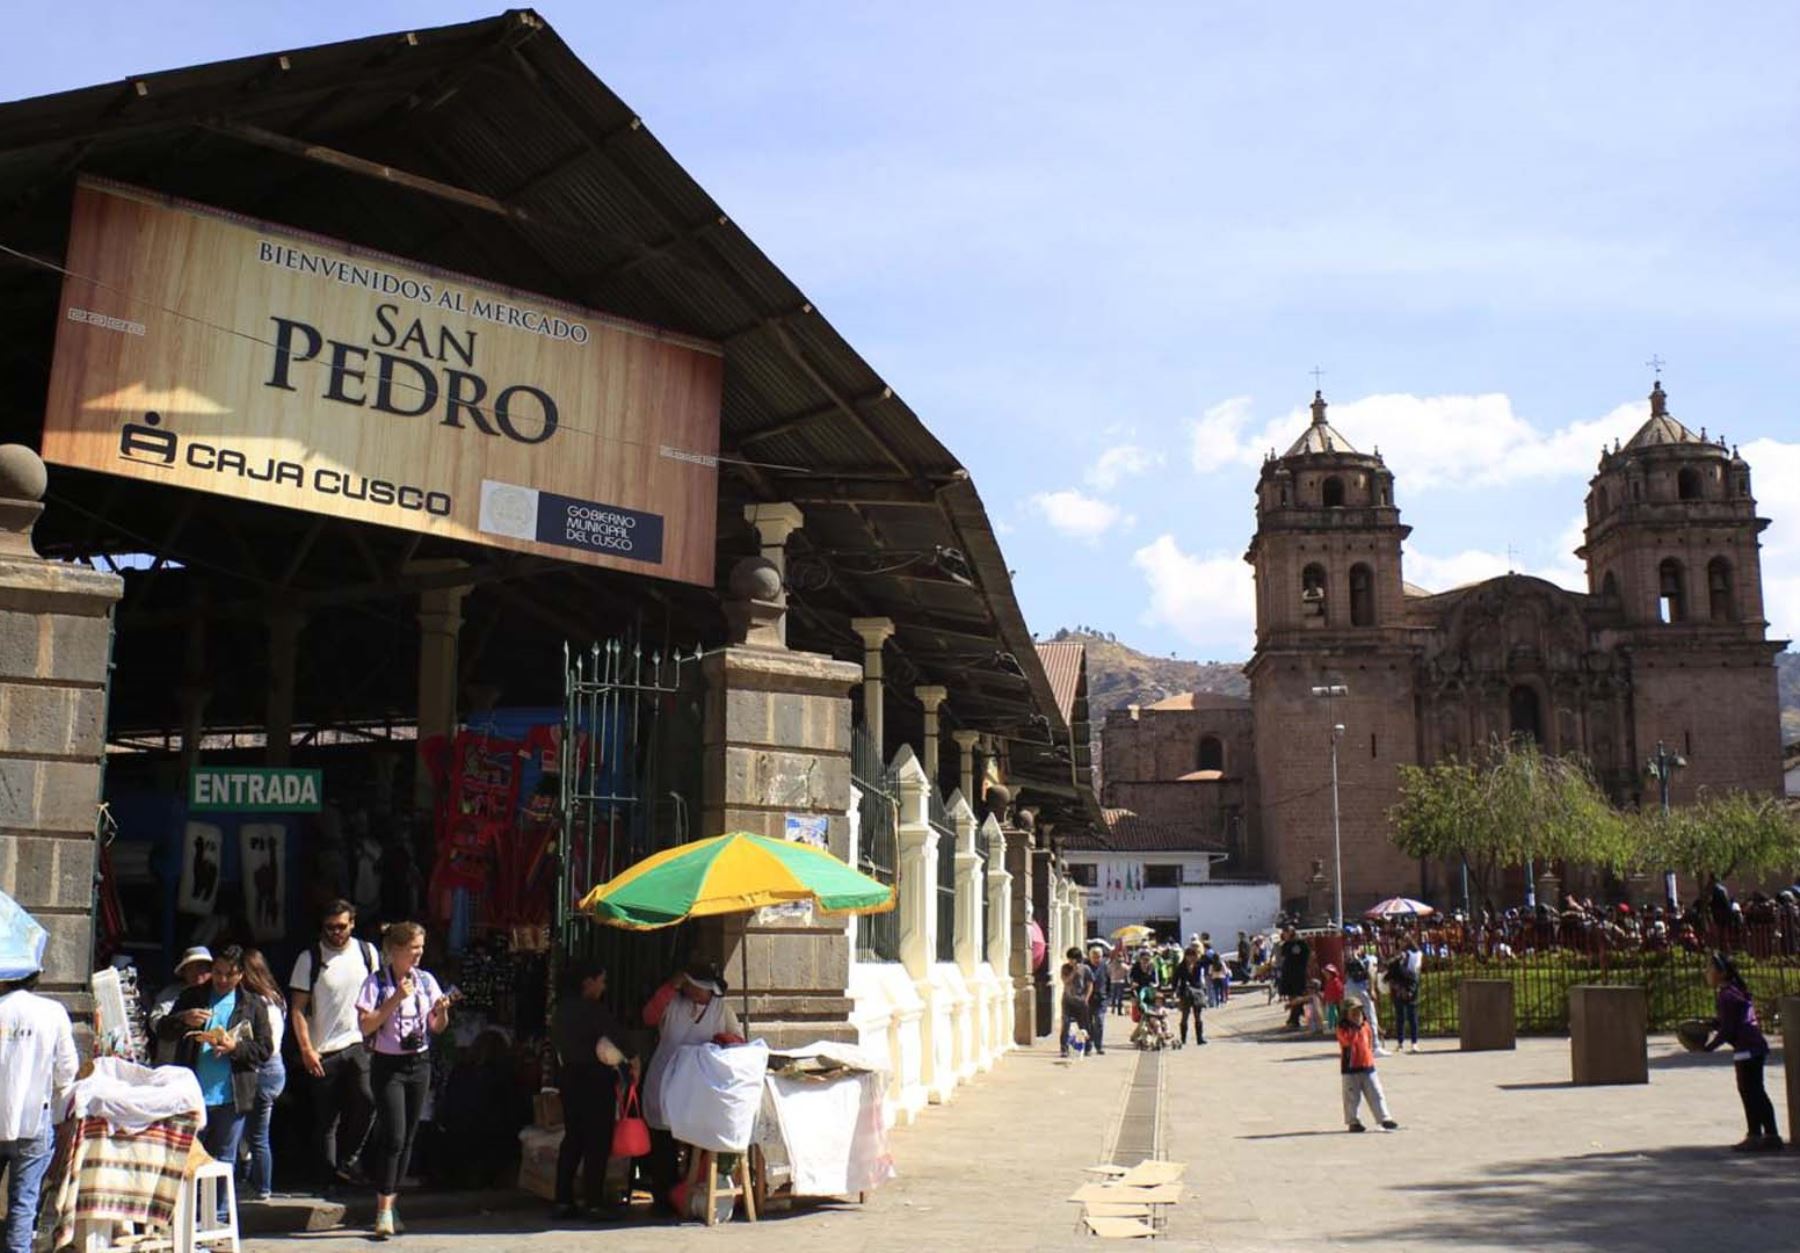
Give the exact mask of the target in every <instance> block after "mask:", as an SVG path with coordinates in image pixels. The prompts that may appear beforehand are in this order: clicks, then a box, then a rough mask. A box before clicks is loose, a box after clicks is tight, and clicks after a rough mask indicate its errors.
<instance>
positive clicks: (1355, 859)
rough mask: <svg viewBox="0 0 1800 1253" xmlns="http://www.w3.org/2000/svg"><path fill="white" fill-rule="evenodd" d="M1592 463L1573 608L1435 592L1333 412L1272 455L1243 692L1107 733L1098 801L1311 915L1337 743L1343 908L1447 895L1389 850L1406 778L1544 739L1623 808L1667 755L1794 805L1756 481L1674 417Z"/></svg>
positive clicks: (1706, 784) (1317, 403) (1555, 592)
mask: <svg viewBox="0 0 1800 1253" xmlns="http://www.w3.org/2000/svg"><path fill="white" fill-rule="evenodd" d="M1650 405H1651V415H1650V418H1649V420H1648V421H1646V422H1645V424H1644V425H1643V426H1642V427H1641V428H1640V429H1639V430H1638V431H1637V432H1636V433H1635V434H1634V435H1633V436H1632V438H1631V439H1630V440H1629V441H1627V442H1624V443H1622V444H1617V443H1616V444H1615V445H1614V446H1613V447H1612V448H1610V449H1606V450H1603V452H1602V454H1601V457H1600V461H1599V465H1598V468H1597V470H1596V472H1595V474H1594V476H1593V478H1592V479H1591V480H1590V482H1589V486H1588V497H1587V526H1586V532H1585V537H1584V543H1583V545H1582V547H1581V549H1580V550H1578V555H1579V556H1581V557H1582V558H1583V559H1584V561H1585V562H1586V566H1587V581H1588V587H1587V590H1586V591H1585V592H1572V591H1568V590H1566V589H1563V588H1560V587H1557V586H1555V585H1554V584H1551V583H1548V582H1546V581H1544V580H1542V579H1538V578H1533V577H1530V576H1525V575H1515V574H1509V575H1505V576H1502V577H1499V578H1494V579H1489V580H1486V581H1484V582H1480V583H1475V584H1471V585H1468V586H1465V587H1459V588H1454V589H1452V590H1449V591H1445V592H1440V593H1435V594H1434V593H1430V592H1427V591H1425V590H1424V589H1421V588H1418V587H1414V586H1412V585H1411V584H1409V583H1407V582H1406V581H1405V578H1404V576H1403V570H1402V558H1401V545H1402V542H1403V541H1404V540H1405V538H1406V536H1407V534H1408V532H1409V528H1408V527H1407V526H1405V524H1404V523H1402V521H1401V518H1400V510H1399V507H1398V505H1397V504H1396V502H1395V495H1394V487H1395V484H1394V476H1393V474H1392V472H1391V471H1389V470H1388V468H1387V466H1386V465H1385V464H1384V462H1383V461H1382V458H1381V456H1380V454H1379V452H1376V453H1363V452H1359V451H1357V450H1356V448H1355V447H1354V446H1353V445H1351V443H1350V442H1349V441H1348V440H1346V439H1345V438H1344V437H1343V435H1341V434H1340V433H1339V432H1337V431H1336V430H1334V429H1333V428H1332V426H1331V425H1330V423H1329V422H1328V421H1327V420H1326V402H1325V400H1324V397H1323V396H1322V395H1315V397H1314V399H1313V405H1312V422H1311V424H1310V425H1309V426H1308V428H1307V429H1306V431H1305V432H1304V433H1303V434H1302V435H1301V436H1300V438H1299V439H1298V440H1296V441H1295V442H1294V444H1293V446H1292V447H1290V448H1289V449H1288V450H1287V452H1286V453H1284V454H1282V455H1281V456H1278V457H1277V456H1271V457H1270V458H1269V459H1268V460H1267V461H1265V463H1264V464H1263V467H1262V473H1261V477H1260V479H1259V481H1258V483H1257V489H1256V522H1257V525H1256V532H1255V534H1254V536H1253V537H1252V539H1251V541H1250V546H1249V550H1248V552H1247V553H1246V554H1245V560H1247V561H1248V562H1249V563H1250V565H1251V566H1252V567H1253V569H1254V570H1255V578H1256V650H1255V653H1254V655H1253V657H1252V658H1251V660H1250V662H1249V663H1248V665H1247V666H1246V668H1245V669H1246V673H1247V674H1248V676H1249V680H1250V696H1249V698H1248V699H1247V700H1241V699H1233V698H1229V697H1215V696H1211V695H1206V694H1202V695H1201V696H1200V697H1199V698H1183V697H1177V698H1174V699H1172V700H1169V701H1164V702H1161V703H1160V704H1158V705H1152V706H1146V707H1144V708H1142V709H1137V708H1134V709H1130V710H1125V711H1119V712H1117V713H1115V714H1113V715H1112V716H1110V717H1109V718H1108V720H1107V725H1106V731H1105V735H1106V739H1105V761H1106V778H1105V792H1104V803H1105V804H1107V805H1125V806H1128V807H1130V808H1132V809H1135V810H1136V811H1137V812H1139V813H1140V814H1144V815H1145V816H1146V817H1154V818H1156V819H1158V820H1160V821H1170V820H1176V821H1182V822H1188V823H1195V824H1200V825H1203V826H1205V827H1207V828H1208V829H1209V830H1210V831H1212V832H1214V833H1215V834H1216V835H1218V836H1219V837H1221V838H1222V841H1223V842H1224V843H1225V844H1226V846H1227V847H1229V848H1230V849H1231V850H1232V853H1233V863H1234V865H1233V866H1231V867H1230V869H1235V870H1238V871H1240V872H1249V873H1261V874H1264V875H1266V876H1268V877H1270V878H1272V879H1274V880H1276V881H1278V882H1279V883H1280V885H1281V894H1282V898H1283V900H1284V901H1285V902H1287V903H1288V904H1290V905H1291V906H1297V907H1298V906H1302V905H1303V902H1305V901H1306V899H1307V897H1308V895H1309V892H1310V893H1311V894H1312V895H1313V896H1314V898H1315V900H1316V897H1317V895H1318V891H1319V887H1320V881H1319V874H1320V872H1321V871H1322V872H1323V874H1324V875H1325V876H1326V877H1327V878H1328V877H1329V876H1330V874H1331V867H1332V860H1333V859H1332V813H1331V807H1332V786H1331V773H1330V772H1331V751H1330V750H1331V745H1332V740H1333V737H1334V736H1335V738H1336V741H1337V760H1338V788H1337V792H1338V797H1339V806H1340V814H1339V818H1340V822H1341V829H1342V852H1343V879H1344V908H1345V911H1346V913H1349V912H1351V911H1354V910H1358V909H1361V908H1363V907H1365V906H1367V905H1369V904H1371V903H1373V902H1374V901H1375V900H1377V899H1379V898H1381V897H1384V896H1390V895H1395V894H1406V895H1420V894H1423V895H1426V896H1427V897H1431V898H1436V899H1437V900H1438V901H1439V902H1440V903H1447V902H1448V900H1449V898H1450V897H1451V895H1452V893H1451V891H1450V876H1449V874H1448V868H1446V867H1440V866H1432V865H1424V866H1421V865H1420V864H1419V863H1418V862H1416V861H1413V860H1411V859H1409V858H1406V857H1404V856H1402V855H1401V854H1400V853H1399V852H1398V851H1396V850H1395V849H1394V847H1393V845H1392V844H1391V842H1390V841H1389V839H1388V824H1387V813H1388V810H1389V809H1390V808H1391V807H1392V806H1393V804H1394V803H1395V800H1396V799H1397V796H1398V772H1399V767H1400V766H1402V765H1408V764H1430V763H1432V762H1436V761H1440V760H1444V759H1446V758H1449V757H1453V756H1464V755H1467V754H1468V753H1470V752H1471V751H1472V750H1477V749H1479V748H1480V747H1481V746H1482V745H1484V744H1486V743H1488V742H1489V741H1491V740H1494V739H1505V738H1507V737H1509V736H1515V735H1530V736H1531V737H1532V738H1533V739H1535V740H1536V741H1537V742H1538V743H1539V744H1541V745H1542V746H1543V747H1544V748H1545V750H1546V751H1548V752H1552V753H1580V754H1582V755H1583V756H1585V757H1586V758H1587V759H1588V760H1589V761H1590V762H1591V763H1592V765H1593V768H1594V770H1595V773H1596V775H1597V776H1598V778H1599V780H1600V782H1601V783H1602V785H1603V786H1604V787H1605V789H1606V790H1607V791H1608V792H1609V793H1610V794H1611V795H1612V797H1613V798H1614V800H1615V801H1616V802H1618V803H1620V804H1622V805H1634V804H1638V803H1642V802H1643V801H1645V800H1646V799H1648V800H1651V801H1654V799H1655V786H1654V781H1653V780H1651V779H1650V778H1648V777H1647V775H1646V773H1645V770H1644V766H1645V762H1646V759H1647V758H1648V757H1649V756H1651V755H1652V754H1653V753H1654V752H1655V751H1656V746H1657V744H1658V742H1661V743H1663V744H1665V745H1666V746H1667V747H1668V749H1669V751H1671V752H1673V753H1679V754H1681V755H1682V756H1683V757H1684V758H1685V759H1686V762H1687V764H1686V766H1685V767H1684V768H1682V769H1681V770H1679V771H1677V772H1676V773H1675V775H1674V784H1673V793H1672V796H1673V800H1674V802H1675V803H1676V804H1680V803H1683V802H1685V801H1687V800H1690V799H1692V797H1693V796H1694V795H1695V794H1696V793H1697V792H1698V791H1699V790H1700V789H1702V788H1709V789H1715V790H1724V789H1743V790H1749V791H1759V792H1770V793H1776V792H1779V791H1780V789H1781V785H1782V758H1781V735H1780V720H1779V712H1778V703H1777V694H1776V674H1775V666H1774V658H1775V655H1776V654H1777V653H1779V652H1780V651H1781V649H1782V648H1783V647H1784V643H1785V642H1784V641H1779V640H1770V639H1768V638H1767V633H1768V624H1767V622H1766V621H1765V619H1764V616H1763V603H1762V576H1761V564H1760V556H1759V547H1760V544H1759V539H1758V536H1759V534H1760V533H1761V531H1762V530H1763V529H1764V528H1765V527H1766V526H1767V525H1768V523H1767V521H1766V520H1765V519H1762V518H1759V517H1757V515H1756V502H1755V498H1754V497H1753V495H1752V493H1751V482H1750V467H1749V466H1748V465H1747V464H1745V462H1744V461H1743V459H1742V458H1741V457H1739V456H1737V455H1736V453H1735V451H1734V450H1732V449H1729V448H1727V447H1726V446H1725V444H1724V443H1723V442H1722V441H1717V440H1712V439H1709V438H1707V437H1706V435H1705V433H1704V428H1702V430H1701V432H1700V433H1698V434H1696V433H1695V432H1694V431H1692V430H1690V429H1689V428H1688V427H1687V426H1685V425H1684V424H1682V423H1681V422H1680V421H1678V420H1677V419H1676V418H1675V417H1674V416H1673V415H1672V414H1670V413H1669V411H1668V405H1667V398H1666V396H1665V394H1664V392H1663V389H1662V385H1661V383H1660V381H1659V382H1658V383H1657V385H1656V387H1655V390H1654V391H1652V393H1651V395H1650Z"/></svg>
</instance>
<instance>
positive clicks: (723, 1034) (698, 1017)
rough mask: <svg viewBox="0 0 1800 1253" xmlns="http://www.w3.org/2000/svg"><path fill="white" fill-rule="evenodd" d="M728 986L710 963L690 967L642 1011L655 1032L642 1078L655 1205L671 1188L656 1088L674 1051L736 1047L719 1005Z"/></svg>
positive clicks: (669, 1147) (669, 1150)
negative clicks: (692, 1047)
mask: <svg viewBox="0 0 1800 1253" xmlns="http://www.w3.org/2000/svg"><path fill="white" fill-rule="evenodd" d="M728 989H729V985H728V984H727V983H726V982H725V976H724V975H723V974H721V973H720V972H719V968H718V967H717V966H715V965H713V964H712V963H711V962H695V963H694V964H692V965H690V966H689V967H688V968H687V969H686V970H684V971H682V972H681V973H680V974H677V975H674V976H672V977H671V978H670V979H669V981H668V982H667V983H664V984H663V985H662V987H660V988H658V989H657V991H656V995H654V996H652V997H651V998H650V1000H649V1002H648V1003H647V1004H646V1005H645V1006H644V1024H645V1025H646V1026H651V1027H655V1028H656V1032H657V1037H656V1050H655V1052H653V1053H652V1054H651V1055H650V1065H649V1068H648V1069H647V1070H646V1072H645V1075H644V1094H643V1100H644V1121H645V1122H647V1123H649V1124H650V1131H651V1153H650V1163H649V1165H650V1172H651V1178H652V1181H653V1183H654V1185H655V1189H656V1196H657V1199H658V1200H659V1201H661V1202H663V1203H665V1204H671V1207H673V1206H672V1202H670V1199H669V1197H670V1190H671V1189H672V1188H673V1187H674V1186H675V1153H676V1147H675V1139H674V1137H673V1136H672V1135H670V1133H669V1120H668V1117H667V1116H666V1115H665V1114H664V1113H663V1107H662V1088H663V1080H664V1078H665V1077H666V1076H667V1074H668V1071H669V1066H670V1065H671V1064H672V1063H673V1062H674V1060H675V1054H676V1052H677V1051H678V1050H680V1049H682V1048H684V1047H686V1046H688V1045H695V1044H709V1043H715V1042H716V1043H719V1044H741V1043H743V1040H744V1036H743V1029H742V1028H741V1027H740V1026H739V1025H738V1020H737V1015H736V1014H734V1013H732V1012H731V1006H729V1005H727V1004H726V1003H725V993H726V992H727V990H728Z"/></svg>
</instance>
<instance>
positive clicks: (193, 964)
mask: <svg viewBox="0 0 1800 1253" xmlns="http://www.w3.org/2000/svg"><path fill="white" fill-rule="evenodd" d="M212 963H213V955H212V950H211V949H209V948H207V947H206V946H205V945H204V944H196V945H195V946H194V947H193V948H190V949H189V950H188V951H187V952H185V953H183V954H182V955H181V960H180V961H178V962H176V963H175V981H174V982H173V983H171V984H169V985H168V986H166V987H164V988H163V990H162V991H160V992H158V993H157V994H156V999H155V1000H153V1001H151V1002H150V1038H151V1039H152V1040H154V1041H155V1042H156V1044H155V1047H154V1050H153V1053H152V1057H153V1058H154V1061H155V1064H156V1065H158V1066H167V1065H169V1064H170V1063H172V1062H173V1061H174V1060H175V1046H176V1045H178V1044H179V1043H180V1042H181V1041H180V1038H179V1037H173V1038H171V1037H166V1036H164V1035H163V1034H162V1033H161V1032H160V1031H158V1030H157V1028H158V1027H160V1026H161V1025H162V1020H163V1019H164V1018H167V1017H168V1016H169V1011H170V1010H172V1009H174V1008H175V1001H176V998H178V997H179V996H180V995H181V994H182V993H183V992H185V991H187V990H188V989H189V988H197V987H199V986H200V985H201V984H202V983H205V982H206V981H207V980H208V979H209V978H211V977H212Z"/></svg>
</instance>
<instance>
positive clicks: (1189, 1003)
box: [1181, 988, 1206, 1043]
mask: <svg viewBox="0 0 1800 1253" xmlns="http://www.w3.org/2000/svg"><path fill="white" fill-rule="evenodd" d="M1199 997H1200V990H1199V989H1198V988H1196V989H1194V991H1193V992H1191V993H1189V994H1188V995H1187V996H1184V997H1182V998H1181V1038H1182V1040H1183V1041H1186V1039H1187V1031H1188V1015H1189V1014H1192V1015H1193V1016H1194V1040H1195V1042H1196V1043H1204V1042H1205V1040H1206V1024H1205V1023H1204V1022H1202V1021H1201V1019H1200V1011H1201V1009H1202V1006H1201V1004H1200V1000H1199Z"/></svg>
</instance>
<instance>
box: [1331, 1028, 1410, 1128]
mask: <svg viewBox="0 0 1800 1253" xmlns="http://www.w3.org/2000/svg"><path fill="white" fill-rule="evenodd" d="M1342 1013H1343V1018H1342V1020H1341V1021H1339V1023H1338V1029H1337V1040H1338V1070H1339V1073H1340V1074H1341V1076H1342V1079H1343V1088H1344V1125H1345V1126H1346V1127H1348V1128H1349V1129H1350V1130H1351V1131H1362V1130H1364V1127H1363V1125H1362V1119H1361V1118H1360V1117H1359V1115H1360V1114H1361V1112H1362V1103H1363V1100H1364V1098H1367V1100H1368V1102H1369V1111H1370V1112H1371V1113H1373V1114H1374V1115H1375V1117H1376V1119H1377V1120H1378V1121H1379V1122H1380V1123H1381V1125H1382V1127H1383V1128H1384V1129H1385V1130H1388V1131H1395V1130H1398V1129H1399V1127H1400V1124H1399V1123H1397V1122H1395V1121H1394V1119H1393V1116H1392V1115H1390V1114H1389V1113H1388V1106H1387V1094H1386V1093H1385V1092H1383V1091H1382V1090H1381V1080H1380V1078H1379V1077H1377V1076H1376V1074H1375V1033H1374V1032H1373V1031H1371V1030H1370V1029H1369V1024H1368V1022H1367V1020H1365V1019H1364V1017H1363V1007H1362V1002H1361V1001H1358V1000H1354V999H1351V1000H1346V1001H1345V1002H1344V1003H1343V1009H1342Z"/></svg>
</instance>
